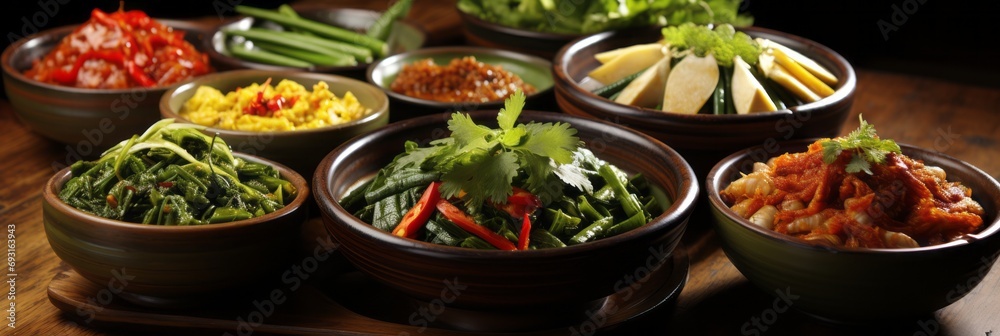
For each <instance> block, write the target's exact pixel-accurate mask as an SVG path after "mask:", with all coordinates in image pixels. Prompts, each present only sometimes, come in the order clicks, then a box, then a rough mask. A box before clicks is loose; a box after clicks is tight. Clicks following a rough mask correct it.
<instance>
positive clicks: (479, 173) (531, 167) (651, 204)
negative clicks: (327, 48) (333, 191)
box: [340, 91, 668, 250]
mask: <svg viewBox="0 0 1000 336" xmlns="http://www.w3.org/2000/svg"><path fill="white" fill-rule="evenodd" d="M505 103H506V105H505V107H504V108H503V109H501V110H500V112H499V113H498V114H497V121H498V125H499V127H500V128H498V129H491V128H488V127H486V126H482V125H477V124H476V123H475V122H474V121H473V120H472V119H471V118H470V117H469V116H468V115H466V114H463V113H455V114H453V115H452V117H451V120H449V121H448V129H449V130H451V132H452V133H451V136H450V137H447V138H443V139H439V140H435V141H432V142H431V143H430V146H427V147H419V146H418V145H417V144H416V143H414V142H407V143H406V145H405V153H402V154H400V155H398V156H397V157H396V158H395V159H394V160H393V161H392V162H391V163H390V164H389V165H387V166H386V167H384V168H382V169H381V170H379V172H378V173H377V174H376V176H375V177H374V178H373V179H371V180H369V181H367V182H365V183H364V184H362V185H360V186H358V187H355V188H354V189H352V190H351V191H350V192H349V193H348V194H347V195H346V196H344V198H343V199H341V201H340V204H341V205H342V206H343V207H344V208H345V209H346V210H348V211H350V212H352V213H354V214H355V216H356V217H358V218H359V219H361V220H363V221H365V222H368V223H371V224H372V225H373V226H374V227H376V228H378V229H380V230H383V231H388V232H391V233H392V234H393V235H397V236H400V237H406V238H411V239H417V240H422V241H426V242H432V243H436V244H443V245H450V246H461V247H466V248H476V249H500V250H527V249H543V248H555V247H565V246H567V245H575V244H582V243H586V242H590V241H594V240H597V239H602V238H606V237H611V236H615V235H618V234H621V233H624V232H627V231H629V230H633V229H635V228H638V227H641V226H643V225H645V224H646V223H647V222H648V221H649V220H650V219H652V218H653V216H655V215H657V214H659V213H660V212H662V210H661V209H663V208H664V205H665V204H666V203H667V202H668V200H666V197H665V196H662V194H657V192H656V190H657V189H656V188H654V187H653V186H650V185H649V184H648V183H647V182H646V181H645V179H644V178H643V177H642V175H641V174H636V175H633V176H628V175H627V174H626V173H624V172H623V171H621V170H620V169H618V168H617V167H615V166H613V165H611V164H609V163H607V162H605V161H602V160H600V159H598V158H597V157H595V156H594V154H593V153H592V152H590V151H589V150H587V149H586V148H584V147H583V144H582V142H581V141H580V140H579V138H577V137H576V130H575V129H573V128H571V127H570V125H569V124H566V123H535V122H530V123H527V124H517V125H515V121H516V119H517V117H518V115H519V114H520V112H521V108H522V107H523V106H524V93H523V92H521V91H517V92H516V93H515V94H514V95H512V96H511V98H509V99H508V100H507V101H506V102H505ZM655 195H660V196H655Z"/></svg>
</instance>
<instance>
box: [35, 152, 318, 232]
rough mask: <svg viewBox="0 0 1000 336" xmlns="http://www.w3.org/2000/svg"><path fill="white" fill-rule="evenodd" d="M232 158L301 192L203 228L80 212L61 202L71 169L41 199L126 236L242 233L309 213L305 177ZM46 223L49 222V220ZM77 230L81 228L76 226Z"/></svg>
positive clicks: (50, 181) (281, 167)
mask: <svg viewBox="0 0 1000 336" xmlns="http://www.w3.org/2000/svg"><path fill="white" fill-rule="evenodd" d="M233 156H236V157H239V158H242V159H244V160H247V161H251V162H258V163H266V164H269V165H271V166H273V167H274V168H276V169H278V172H279V173H280V174H281V177H282V178H284V179H286V180H287V181H289V182H291V183H292V184H293V185H294V186H295V188H296V189H297V191H298V195H297V196H296V197H295V199H293V200H292V201H291V202H289V203H288V204H286V205H285V206H284V207H282V208H281V209H278V210H276V211H274V212H271V213H268V214H265V215H263V216H260V217H252V218H248V219H243V220H238V221H232V222H224V223H215V224H200V225H155V224H143V223H133V222H126V221H121V220H116V219H109V218H104V217H101V216H97V215H94V214H91V213H88V212H85V211H83V210H80V209H77V208H75V207H73V206H71V205H69V204H67V203H66V202H64V201H63V200H62V199H60V198H59V191H61V190H62V188H63V186H64V185H65V184H66V182H69V180H70V179H71V178H72V172H71V171H70V170H71V167H66V168H63V169H62V170H60V171H59V172H57V173H55V174H53V175H52V177H50V178H49V179H48V181H46V182H45V186H44V187H43V190H42V199H43V201H44V202H45V203H47V204H48V205H49V206H51V207H52V209H54V211H56V212H59V213H61V214H63V215H66V216H69V217H72V218H74V219H76V220H75V221H74V222H85V223H87V224H86V225H88V226H96V227H105V228H108V229H115V230H122V231H127V232H132V233H136V234H168V235H174V234H183V235H187V234H192V232H204V233H209V232H218V231H222V232H225V231H229V230H239V229H240V228H243V227H248V226H255V225H262V224H266V223H268V222H270V221H273V220H277V219H279V218H283V217H287V216H290V215H291V214H292V213H294V212H295V211H298V210H299V209H303V210H307V209H308V207H307V206H306V200H307V199H308V198H309V196H310V192H312V189H311V188H310V186H309V184H308V181H306V180H305V178H304V177H302V175H301V174H299V173H297V172H295V171H294V170H292V169H291V168H288V167H287V166H284V165H282V164H280V163H277V162H275V161H271V160H268V159H265V158H263V157H259V156H255V155H250V154H245V153H240V152H233ZM46 222H48V221H47V220H46ZM73 225H74V226H76V225H78V224H73Z"/></svg>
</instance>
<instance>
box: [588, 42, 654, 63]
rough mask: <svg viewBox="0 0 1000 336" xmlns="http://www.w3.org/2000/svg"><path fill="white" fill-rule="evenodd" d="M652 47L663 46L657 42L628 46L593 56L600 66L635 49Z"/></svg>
mask: <svg viewBox="0 0 1000 336" xmlns="http://www.w3.org/2000/svg"><path fill="white" fill-rule="evenodd" d="M652 46H657V47H662V46H663V44H660V43H659V42H657V43H649V44H636V45H631V46H628V47H622V48H618V49H613V50H608V51H605V52H602V53H598V54H596V55H594V58H596V59H597V61H598V62H601V64H604V63H608V62H610V61H611V60H613V59H615V58H617V57H618V56H621V55H623V54H625V53H628V52H631V51H635V50H636V49H643V48H650V47H652Z"/></svg>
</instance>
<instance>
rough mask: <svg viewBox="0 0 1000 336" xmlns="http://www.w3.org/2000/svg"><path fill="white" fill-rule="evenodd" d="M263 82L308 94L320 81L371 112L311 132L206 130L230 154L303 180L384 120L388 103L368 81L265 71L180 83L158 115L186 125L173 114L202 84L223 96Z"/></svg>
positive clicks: (222, 74) (162, 101) (165, 96)
mask: <svg viewBox="0 0 1000 336" xmlns="http://www.w3.org/2000/svg"><path fill="white" fill-rule="evenodd" d="M268 78H270V79H271V83H272V85H277V84H278V83H279V82H281V80H283V79H290V80H293V81H295V82H297V83H299V84H302V85H303V86H305V87H306V89H307V90H312V86H313V85H315V84H316V83H318V82H320V81H324V82H326V83H327V84H328V85H329V86H330V92H333V94H335V95H337V97H343V96H344V94H345V93H347V92H348V91H350V92H351V93H352V94H354V96H355V97H357V98H358V102H360V103H361V105H364V106H365V107H367V108H369V109H371V110H372V112H371V113H370V114H369V115H368V116H367V117H364V118H361V119H358V120H354V121H351V122H348V123H344V124H340V125H333V126H327V127H321V128H315V129H306V130H295V131H277V132H252V131H236V130H228V129H220V128H212V127H209V128H207V129H205V130H204V132H205V133H206V134H209V135H213V134H218V135H219V137H220V138H222V139H223V140H225V141H226V143H228V144H229V145H230V146H231V147H232V148H233V150H234V151H237V152H242V153H247V154H251V155H257V156H261V157H264V158H267V159H270V160H274V161H277V162H280V163H281V164H284V165H287V166H289V167H291V168H292V169H294V170H295V171H296V172H298V173H299V174H302V176H305V177H306V178H307V179H308V178H311V177H312V173H313V172H314V171H315V170H316V165H318V164H319V162H320V160H322V159H323V157H324V156H325V155H326V154H327V153H329V152H330V151H331V150H333V149H334V148H337V146H338V145H340V144H341V143H342V142H344V141H346V140H348V139H350V138H352V137H354V136H357V135H360V134H364V133H367V132H370V131H372V130H374V129H376V128H379V127H382V126H384V125H385V124H386V123H388V121H389V99H388V98H387V97H386V95H385V93H383V92H382V90H379V89H378V88H376V87H374V86H372V85H369V84H368V83H365V82H362V81H359V80H356V79H351V78H347V77H343V76H337V75H330V74H321V73H307V72H289V71H267V70H235V71H226V72H220V73H216V74H211V75H207V76H203V77H200V78H197V79H194V80H189V81H185V82H183V83H181V84H180V85H179V86H177V87H175V88H172V89H170V90H168V91H167V92H165V93H164V94H163V97H162V98H161V99H160V114H161V115H162V117H163V118H175V119H177V120H178V121H181V122H187V123H190V121H188V120H187V119H184V118H183V117H181V116H180V115H179V114H178V113H179V112H180V110H181V108H182V107H183V106H184V103H185V102H187V101H188V99H191V97H192V96H194V93H195V91H197V90H198V87H200V86H202V85H208V86H211V87H214V88H216V89H218V90H220V91H222V92H223V93H225V92H229V91H233V90H236V88H239V87H244V86H247V85H250V84H253V83H258V84H259V83H263V82H264V81H266V80H267V79H268Z"/></svg>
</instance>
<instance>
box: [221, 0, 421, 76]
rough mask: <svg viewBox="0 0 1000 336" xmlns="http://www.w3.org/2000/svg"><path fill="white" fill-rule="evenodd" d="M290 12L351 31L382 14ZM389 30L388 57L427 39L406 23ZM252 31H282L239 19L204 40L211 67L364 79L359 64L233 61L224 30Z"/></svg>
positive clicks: (322, 9) (301, 8) (314, 8)
mask: <svg viewBox="0 0 1000 336" xmlns="http://www.w3.org/2000/svg"><path fill="white" fill-rule="evenodd" d="M292 8H294V9H295V11H296V12H298V13H299V15H301V16H302V17H303V18H306V19H310V20H313V21H318V22H323V23H328V24H331V25H334V26H337V27H341V28H345V29H350V30H354V31H359V32H361V31H364V30H366V29H368V27H369V26H371V24H372V23H374V22H375V20H377V19H378V17H379V16H380V15H382V13H380V12H375V11H370V10H365V9H354V8H336V7H330V6H325V5H294V6H292ZM396 23H397V24H394V25H393V27H392V32H391V33H390V34H389V38H388V39H387V41H386V42H387V43H388V44H389V54H390V55H393V54H398V53H401V52H406V51H410V50H417V49H420V47H422V46H423V45H424V42H425V40H426V39H427V36H426V33H424V32H423V30H421V29H420V28H419V27H417V26H414V25H413V24H410V23H408V22H406V20H401V21H397V22H396ZM251 27H258V28H268V29H281V26H278V25H276V24H274V23H273V22H269V21H266V20H258V19H256V18H253V17H239V18H236V19H234V20H230V21H227V22H225V23H223V24H221V25H219V26H218V27H216V28H215V29H212V30H211V31H210V32H209V33H208V38H206V40H205V45H206V47H205V50H206V52H207V53H208V56H209V57H211V58H212V61H213V62H214V64H216V65H217V66H218V67H219V68H220V69H224V70H234V69H258V70H271V71H296V72H297V71H308V72H319V73H331V74H338V75H342V76H347V77H350V78H354V79H360V80H364V79H365V70H366V69H367V68H368V64H370V63H358V65H352V66H315V67H311V68H296V67H287V66H280V65H272V64H264V63H257V62H252V61H245V60H242V59H239V58H236V57H233V56H232V55H231V54H230V53H229V51H228V50H227V48H226V45H227V44H228V43H230V42H232V41H233V40H232V39H231V38H227V37H226V34H225V33H223V30H226V29H249V28H251Z"/></svg>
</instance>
